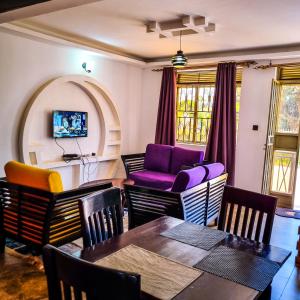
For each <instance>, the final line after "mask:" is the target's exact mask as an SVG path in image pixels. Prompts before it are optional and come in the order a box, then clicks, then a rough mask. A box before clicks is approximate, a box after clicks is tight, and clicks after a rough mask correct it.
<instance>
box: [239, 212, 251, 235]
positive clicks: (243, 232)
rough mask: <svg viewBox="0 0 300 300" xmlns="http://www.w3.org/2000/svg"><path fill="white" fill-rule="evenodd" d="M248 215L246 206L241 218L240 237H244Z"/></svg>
mask: <svg viewBox="0 0 300 300" xmlns="http://www.w3.org/2000/svg"><path fill="white" fill-rule="evenodd" d="M248 216H249V207H246V208H245V213H244V219H243V226H242V232H241V237H244V238H245V237H246V229H247V223H248Z"/></svg>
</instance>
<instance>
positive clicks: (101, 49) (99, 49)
mask: <svg viewBox="0 0 300 300" xmlns="http://www.w3.org/2000/svg"><path fill="white" fill-rule="evenodd" d="M0 28H2V29H3V30H6V31H8V32H17V33H18V34H20V35H21V36H23V37H26V38H29V39H39V40H44V41H51V42H54V43H57V44H61V45H65V46H70V47H75V48H80V49H84V50H88V51H92V52H94V53H98V54H101V55H103V56H105V57H107V58H109V59H113V60H118V61H123V62H126V63H130V64H134V65H138V66H141V67H151V66H164V65H169V66H170V64H171V63H170V57H171V56H170V57H168V56H165V57H159V58H143V57H138V56H135V55H132V54H130V53H126V52H125V51H122V50H120V49H118V48H114V47H112V46H110V45H107V44H104V43H101V42H98V41H95V40H91V39H86V38H84V37H82V36H78V35H74V34H69V33H68V32H62V31H57V30H54V29H53V28H51V27H47V28H46V27H45V26H40V24H38V23H33V22H30V21H25V20H24V21H15V22H12V23H6V24H0ZM187 57H188V59H189V64H191V65H193V64H199V63H200V64H201V63H210V62H218V61H229V60H274V59H276V60H277V59H297V58H300V43H297V44H290V45H278V46H272V47H260V48H250V49H237V50H228V51H218V52H205V53H194V54H187Z"/></svg>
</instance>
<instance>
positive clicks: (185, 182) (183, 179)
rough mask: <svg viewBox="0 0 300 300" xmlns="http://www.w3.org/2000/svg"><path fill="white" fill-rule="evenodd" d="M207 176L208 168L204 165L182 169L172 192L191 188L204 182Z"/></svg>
mask: <svg viewBox="0 0 300 300" xmlns="http://www.w3.org/2000/svg"><path fill="white" fill-rule="evenodd" d="M205 176H206V170H205V169H204V168H203V167H202V166H199V167H195V168H192V169H188V170H184V171H180V172H179V173H178V174H177V176H176V179H175V181H174V183H173V186H172V188H171V192H175V193H181V192H183V191H185V190H187V189H190V188H192V187H194V186H196V185H198V184H200V183H201V182H203V180H204V178H205Z"/></svg>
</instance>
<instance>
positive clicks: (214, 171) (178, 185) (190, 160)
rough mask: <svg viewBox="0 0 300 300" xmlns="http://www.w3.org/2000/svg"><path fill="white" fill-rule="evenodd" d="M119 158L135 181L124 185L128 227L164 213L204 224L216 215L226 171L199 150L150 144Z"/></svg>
mask: <svg viewBox="0 0 300 300" xmlns="http://www.w3.org/2000/svg"><path fill="white" fill-rule="evenodd" d="M122 160H123V162H124V166H125V170H126V173H127V177H128V178H130V179H133V180H134V181H135V184H134V185H126V184H125V185H124V191H125V197H126V200H127V205H128V216H129V228H130V229H131V228H134V227H136V226H139V225H142V224H145V223H147V222H149V221H151V220H154V219H156V218H159V217H161V216H165V215H168V216H173V217H176V218H181V219H183V220H186V221H188V222H193V223H196V224H204V225H206V224H209V223H210V222H211V221H213V220H216V218H217V217H218V214H219V208H220V205H221V200H222V195H223V190H224V186H225V183H226V179H227V174H226V173H224V165H222V164H221V163H208V162H203V152H202V151H194V150H187V149H183V148H179V147H171V146H166V145H154V144H149V145H148V146H147V149H146V153H138V154H130V155H122ZM184 166H185V167H184ZM195 166H196V167H195ZM183 167H184V168H183Z"/></svg>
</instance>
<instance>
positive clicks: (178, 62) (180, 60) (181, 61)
mask: <svg viewBox="0 0 300 300" xmlns="http://www.w3.org/2000/svg"><path fill="white" fill-rule="evenodd" d="M171 62H172V65H173V66H174V67H175V68H181V67H184V66H185V65H186V63H187V57H186V56H185V55H184V54H183V51H182V50H181V31H180V50H178V51H177V53H176V55H174V56H173V57H172V60H171Z"/></svg>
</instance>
